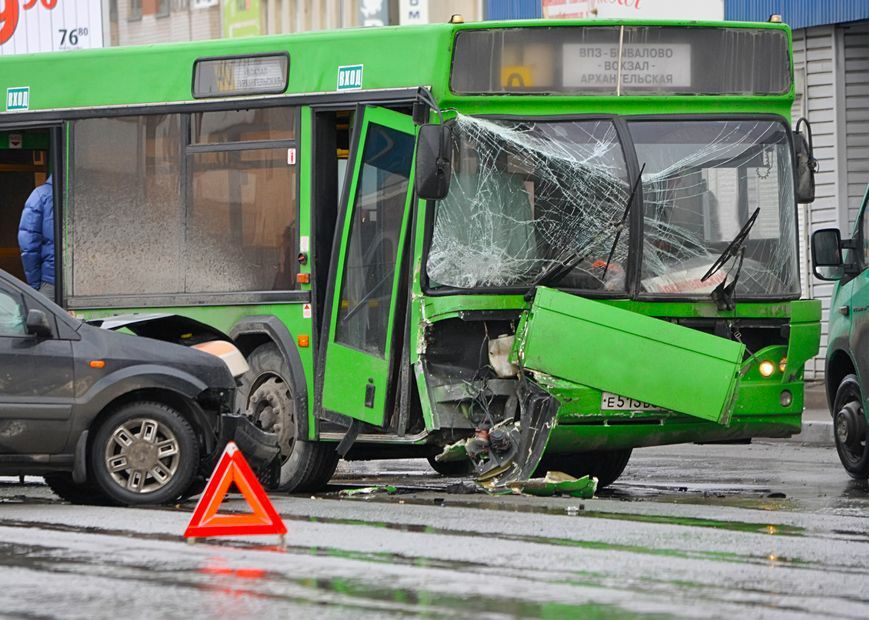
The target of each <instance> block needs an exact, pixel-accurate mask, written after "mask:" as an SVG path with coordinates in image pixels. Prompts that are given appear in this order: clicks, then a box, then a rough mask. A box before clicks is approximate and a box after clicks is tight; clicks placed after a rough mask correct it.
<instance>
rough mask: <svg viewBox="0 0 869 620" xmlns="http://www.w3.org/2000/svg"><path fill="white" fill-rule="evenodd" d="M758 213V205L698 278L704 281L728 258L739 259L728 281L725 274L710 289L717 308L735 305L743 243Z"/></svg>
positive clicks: (742, 259) (743, 250)
mask: <svg viewBox="0 0 869 620" xmlns="http://www.w3.org/2000/svg"><path fill="white" fill-rule="evenodd" d="M759 213H760V207H758V208H756V209H755V210H754V213H752V214H751V217H749V218H748V221H746V222H745V224H743V225H742V228H741V229H739V232H738V233H736V236H735V237H734V238H733V241H731V242H730V243H728V244H727V247H726V248H724V251H723V252H721V255H720V256H719V257H718V258H717V259H715V262H714V263H713V264H712V266H711V267H710V268H709V270H708V271H707V272H706V273H705V274H704V276H703V277H702V278H700V281H701V282H706V280H708V279H709V278H711V277H712V276H713V275H715V274H716V273H717V272H718V271H719V270H720V269H721V268H722V267H723V266H724V264H725V263H726V262H727V261H728V260H730V259H731V258H733V257H736V258H738V259H739V262H738V263H737V264H736V271H735V272H734V274H733V277H732V278H731V279H730V283H728V282H727V276H725V277H724V279H723V280H722V281H721V283H720V284H719V285H718V286H716V287H715V288H714V289H712V292H711V293H710V294H709V295H710V297H712V300H713V301H714V302H715V304H716V305H717V306H718V309H719V310H733V309H734V308H735V307H736V304H735V303H734V299H733V296H734V293H735V292H736V283H737V282H738V281H739V273H740V272H741V271H742V262H743V261H744V260H745V245H744V243H745V240H746V239H747V238H748V233H749V232H750V231H751V227H752V226H754V223H755V221H757V216H758V214H759ZM728 275H729V274H728Z"/></svg>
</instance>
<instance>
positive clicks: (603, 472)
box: [534, 448, 633, 489]
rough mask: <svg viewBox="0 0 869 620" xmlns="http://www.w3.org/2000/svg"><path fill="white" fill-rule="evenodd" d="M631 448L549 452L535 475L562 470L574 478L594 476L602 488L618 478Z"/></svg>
mask: <svg viewBox="0 0 869 620" xmlns="http://www.w3.org/2000/svg"><path fill="white" fill-rule="evenodd" d="M631 452H633V450H632V449H631V448H626V449H624V450H609V451H606V452H580V453H579V454H547V455H545V456H544V457H543V458H542V459H541V460H540V464H539V465H538V466H537V470H536V471H535V472H534V475H535V476H539V477H542V476H545V475H546V472H547V471H560V472H563V473H565V474H569V475H571V476H573V477H574V478H582V477H583V476H594V477H595V478H597V488H599V489H602V488H604V487H607V486H609V485H611V484H612V483H613V482H615V481H616V480H618V478H619V476H621V475H622V472H623V471H624V470H625V467H627V465H628V461H629V460H630V458H631Z"/></svg>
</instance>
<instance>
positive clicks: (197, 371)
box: [78, 320, 235, 389]
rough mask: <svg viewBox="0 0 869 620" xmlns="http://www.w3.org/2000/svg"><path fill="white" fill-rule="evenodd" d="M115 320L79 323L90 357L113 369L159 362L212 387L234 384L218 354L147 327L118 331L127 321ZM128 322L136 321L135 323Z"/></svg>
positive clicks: (80, 332) (227, 386)
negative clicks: (155, 335) (159, 335)
mask: <svg viewBox="0 0 869 620" xmlns="http://www.w3.org/2000/svg"><path fill="white" fill-rule="evenodd" d="M112 321H113V320H102V321H95V322H100V323H101V324H110V325H113V327H112V328H109V327H96V326H95V325H93V324H92V323H82V324H81V326H80V327H79V330H78V331H79V335H80V336H81V337H82V341H84V342H86V343H87V348H88V351H89V353H88V355H89V356H90V357H91V358H95V357H98V358H99V359H102V360H105V361H106V363H107V365H110V366H111V367H112V368H114V369H118V368H124V367H128V366H136V365H142V364H159V365H163V366H168V367H170V368H173V369H176V370H179V371H182V372H186V373H188V374H190V375H192V376H194V377H196V378H198V379H199V380H201V381H202V382H203V383H205V384H206V385H208V386H209V387H210V388H222V389H229V388H234V387H235V380H234V379H233V377H232V374H231V373H230V371H229V369H228V368H227V366H226V364H225V363H224V362H223V360H221V359H220V358H219V357H215V356H214V355H211V354H209V353H205V352H203V351H199V350H197V349H192V348H190V347H189V346H184V345H181V344H175V343H173V342H170V341H167V340H158V339H156V338H151V337H147V336H144V333H146V332H147V331H148V330H147V329H145V330H139V331H138V332H134V334H135V333H142V334H143V335H131V334H125V333H120V332H116V331H114V329H120V328H121V327H127V326H128V325H122V324H121V323H122V322H121V321H118V322H117V323H112ZM139 323H140V324H144V323H142V322H139ZM129 325H134V323H130V324H129ZM134 326H135V325H134ZM131 331H132V330H131ZM152 333H156V332H152ZM218 333H219V332H218ZM224 338H225V337H224ZM191 344H195V343H191Z"/></svg>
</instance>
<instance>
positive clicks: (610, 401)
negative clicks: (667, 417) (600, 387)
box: [600, 392, 662, 411]
mask: <svg viewBox="0 0 869 620" xmlns="http://www.w3.org/2000/svg"><path fill="white" fill-rule="evenodd" d="M600 408H601V409H603V410H604V411H662V409H661V408H660V407H656V406H655V405H650V404H649V403H644V402H643V401H641V400H634V399H633V398H625V397H624V396H619V395H618V394H613V393H612V392H601V395H600Z"/></svg>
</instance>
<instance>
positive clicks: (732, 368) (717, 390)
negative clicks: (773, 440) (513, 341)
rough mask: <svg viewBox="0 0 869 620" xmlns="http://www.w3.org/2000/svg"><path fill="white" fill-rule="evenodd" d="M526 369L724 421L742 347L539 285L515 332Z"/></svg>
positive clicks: (734, 389) (733, 389)
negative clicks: (528, 309) (518, 331)
mask: <svg viewBox="0 0 869 620" xmlns="http://www.w3.org/2000/svg"><path fill="white" fill-rule="evenodd" d="M518 337H519V343H518V357H519V362H520V364H521V365H522V367H523V368H525V369H527V370H531V371H536V372H540V373H545V374H547V375H552V376H555V377H558V378H560V379H564V380H567V381H572V382H574V383H577V384H581V385H587V386H589V387H593V388H596V389H599V390H602V391H606V392H612V393H614V394H619V395H621V396H626V397H628V398H633V399H635V400H641V401H644V402H647V403H651V404H653V405H655V406H657V407H661V408H662V409H669V410H671V411H677V412H679V413H685V414H688V415H692V416H695V417H698V418H702V419H704V420H710V421H712V422H718V423H719V424H727V423H728V422H729V420H730V412H731V408H732V406H733V400H734V396H735V393H736V386H737V383H738V381H739V370H740V366H741V365H742V357H743V353H744V350H745V346H744V345H742V344H740V343H738V342H733V341H731V340H725V339H724V338H719V337H717V336H713V335H710V334H706V333H703V332H699V331H697V330H694V329H689V328H687V327H681V326H679V325H675V324H673V323H668V322H666V321H662V320H660V319H655V318H651V317H647V316H644V315H641V314H637V313H635V312H630V311H628V310H622V309H621V308H614V307H612V306H609V305H607V304H603V303H600V302H597V301H591V300H589V299H585V298H582V297H577V296H575V295H570V294H568V293H563V292H561V291H557V290H553V289H549V288H542V287H541V288H539V289H538V290H537V293H536V296H535V299H534V303H533V305H532V306H531V309H530V311H528V312H527V313H526V316H525V318H524V327H521V328H520V334H518Z"/></svg>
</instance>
